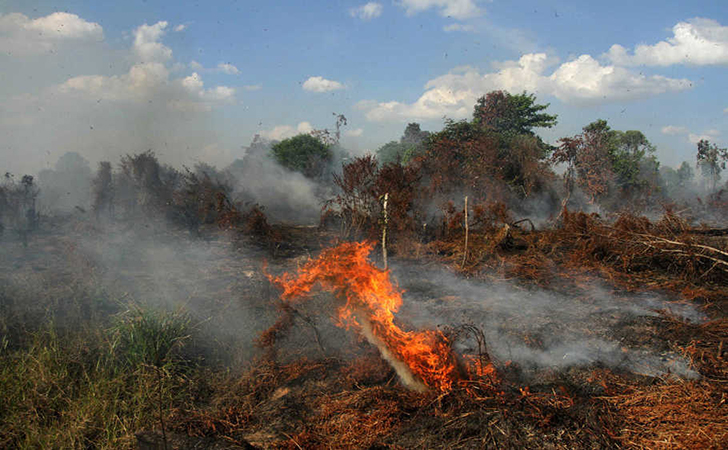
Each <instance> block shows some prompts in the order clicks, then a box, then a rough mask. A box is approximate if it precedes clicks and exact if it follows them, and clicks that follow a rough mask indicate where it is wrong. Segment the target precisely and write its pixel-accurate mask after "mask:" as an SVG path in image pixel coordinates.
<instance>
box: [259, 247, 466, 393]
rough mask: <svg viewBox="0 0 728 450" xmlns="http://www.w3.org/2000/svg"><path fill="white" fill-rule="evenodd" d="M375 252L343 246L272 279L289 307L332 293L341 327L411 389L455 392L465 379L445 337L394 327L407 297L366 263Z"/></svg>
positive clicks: (367, 248)
mask: <svg viewBox="0 0 728 450" xmlns="http://www.w3.org/2000/svg"><path fill="white" fill-rule="evenodd" d="M373 247H374V244H373V243H370V242H362V243H358V242H353V243H344V244H340V245H338V246H337V247H333V248H330V249H327V250H325V251H323V252H322V253H321V255H320V256H319V257H318V258H316V259H314V260H311V261H309V262H307V263H306V264H305V265H303V266H302V267H301V268H299V269H298V273H297V274H296V276H295V277H294V276H292V275H290V274H288V273H286V274H283V275H282V276H280V277H271V276H269V278H270V280H271V282H273V283H274V284H276V285H277V286H279V287H280V288H281V289H282V291H283V292H282V293H281V299H282V300H283V301H286V302H294V301H296V300H298V299H302V298H305V297H306V296H308V295H309V294H310V292H311V290H312V289H313V288H314V286H317V285H318V286H320V287H321V288H322V289H324V290H327V291H331V292H333V293H334V294H335V296H336V298H337V299H339V300H340V302H342V304H340V305H339V307H338V310H337V314H338V319H339V322H338V325H339V326H342V327H345V328H347V329H350V328H354V329H355V330H357V331H358V332H359V333H361V334H362V335H363V336H364V337H365V338H366V339H367V340H368V341H369V342H371V343H372V344H374V345H375V346H376V347H377V348H378V349H379V351H380V353H381V354H382V357H383V358H384V359H385V360H386V361H387V362H389V363H390V364H391V365H392V367H393V368H394V369H395V371H396V372H397V374H398V375H399V377H400V379H401V380H402V382H403V383H404V384H405V385H406V386H408V387H409V388H411V389H414V390H417V391H425V390H428V389H436V390H440V391H447V390H450V388H451V387H452V384H453V382H454V381H456V380H457V379H458V378H460V375H459V371H458V368H457V365H456V363H455V358H454V356H453V354H452V351H451V347H450V342H449V341H448V339H447V338H446V337H445V335H443V334H442V333H441V332H440V331H436V330H424V331H405V330H403V329H402V328H400V327H399V326H398V325H397V324H396V323H395V317H394V314H395V313H396V312H397V311H398V310H399V308H400V306H401V305H402V291H400V290H399V289H398V288H397V286H395V285H394V284H393V283H392V281H391V280H390V277H389V271H386V270H381V269H379V268H377V267H375V266H374V265H373V264H372V263H370V262H369V261H368V260H367V256H368V255H369V253H370V252H371V251H372V249H373Z"/></svg>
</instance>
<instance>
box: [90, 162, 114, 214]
mask: <svg viewBox="0 0 728 450" xmlns="http://www.w3.org/2000/svg"><path fill="white" fill-rule="evenodd" d="M91 186H92V190H93V203H92V208H93V210H94V213H95V214H96V218H97V219H98V218H99V217H100V216H101V214H103V213H105V214H108V216H109V217H112V216H113V214H114V180H113V174H112V170H111V163H110V162H108V161H101V162H100V163H99V169H98V171H97V172H96V176H95V177H94V179H93V180H91Z"/></svg>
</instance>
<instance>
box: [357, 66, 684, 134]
mask: <svg viewBox="0 0 728 450" xmlns="http://www.w3.org/2000/svg"><path fill="white" fill-rule="evenodd" d="M554 63H555V61H553V60H551V59H550V58H549V57H548V56H547V55H546V54H545V53H531V54H525V55H523V56H522V57H521V58H520V59H519V60H518V61H507V62H504V63H500V64H497V65H496V69H497V70H496V71H494V72H489V73H485V74H481V73H480V72H479V71H478V70H477V69H475V68H473V67H459V68H456V69H453V70H452V71H451V72H450V73H448V74H446V75H443V76H440V77H438V78H435V79H433V80H430V81H429V82H428V83H427V84H426V85H425V89H426V91H425V93H424V94H422V96H421V97H420V98H419V99H417V100H416V101H415V102H414V103H411V104H406V103H400V102H397V101H391V102H383V103H376V102H371V101H365V102H360V103H359V104H358V105H357V107H358V108H359V109H361V110H364V111H366V117H367V119H368V120H372V121H385V120H409V119H419V120H427V119H436V118H441V117H443V116H448V117H451V118H454V119H462V118H466V117H468V116H469V115H470V114H471V112H472V108H473V105H474V104H475V100H476V99H477V98H478V97H479V96H481V95H484V94H486V93H487V92H489V91H492V90H498V89H502V90H506V91H509V92H521V91H523V90H526V91H530V92H534V93H536V94H539V95H552V96H554V97H556V98H558V99H559V100H561V101H563V102H565V103H571V104H575V105H589V104H598V103H605V102H610V101H627V100H634V99H638V98H644V97H649V96H654V95H658V94H662V93H665V92H677V91H682V90H685V89H689V88H690V86H691V84H690V81H689V80H685V79H672V78H666V77H663V76H659V75H653V76H645V75H641V74H637V73H634V72H631V71H629V70H627V69H625V68H622V67H617V66H609V65H608V66H603V65H601V64H600V63H599V62H598V61H596V60H595V59H594V58H592V57H591V56H590V55H581V56H580V57H578V58H576V59H574V60H571V61H568V62H565V63H563V64H561V65H559V66H558V67H556V69H555V70H553V72H551V73H550V74H549V73H547V69H548V68H549V67H551V66H553V65H555V64H554Z"/></svg>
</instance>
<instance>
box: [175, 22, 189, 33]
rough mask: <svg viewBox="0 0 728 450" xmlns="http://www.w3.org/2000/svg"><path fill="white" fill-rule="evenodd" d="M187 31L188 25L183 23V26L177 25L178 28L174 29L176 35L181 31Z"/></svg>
mask: <svg viewBox="0 0 728 450" xmlns="http://www.w3.org/2000/svg"><path fill="white" fill-rule="evenodd" d="M186 29H187V24H186V23H181V24H179V25H177V26H176V27H174V31H175V32H176V33H179V32H180V31H185V30H186Z"/></svg>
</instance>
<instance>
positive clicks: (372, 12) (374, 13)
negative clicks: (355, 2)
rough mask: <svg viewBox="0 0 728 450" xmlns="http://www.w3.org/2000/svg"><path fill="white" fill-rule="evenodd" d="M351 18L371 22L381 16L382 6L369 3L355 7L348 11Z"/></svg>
mask: <svg viewBox="0 0 728 450" xmlns="http://www.w3.org/2000/svg"><path fill="white" fill-rule="evenodd" d="M349 15H350V16H351V17H357V18H359V19H361V20H371V19H374V18H377V17H379V16H381V15H382V4H381V3H376V2H369V3H367V4H365V5H361V6H357V7H356V8H351V9H350V10H349Z"/></svg>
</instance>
